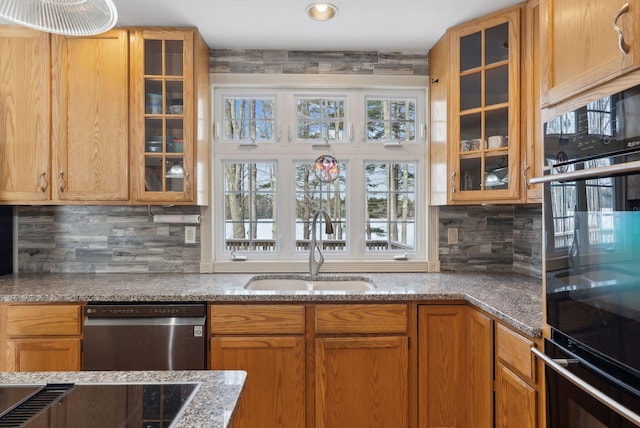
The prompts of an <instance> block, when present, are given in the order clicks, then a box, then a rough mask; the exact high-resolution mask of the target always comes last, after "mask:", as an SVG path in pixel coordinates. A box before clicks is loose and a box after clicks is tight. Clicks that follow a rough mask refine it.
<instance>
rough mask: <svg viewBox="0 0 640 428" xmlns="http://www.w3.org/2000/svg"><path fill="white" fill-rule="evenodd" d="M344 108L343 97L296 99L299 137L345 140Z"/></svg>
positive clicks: (301, 138) (315, 139)
mask: <svg viewBox="0 0 640 428" xmlns="http://www.w3.org/2000/svg"><path fill="white" fill-rule="evenodd" d="M344 109H345V106H344V100H343V99H330V98H298V99H297V100H296V112H297V115H296V124H297V126H296V129H297V130H298V139H299V140H306V141H318V140H322V141H343V140H344Z"/></svg>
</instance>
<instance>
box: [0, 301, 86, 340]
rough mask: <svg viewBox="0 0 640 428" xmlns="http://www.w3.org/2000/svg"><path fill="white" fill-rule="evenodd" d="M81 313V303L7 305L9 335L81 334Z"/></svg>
mask: <svg viewBox="0 0 640 428" xmlns="http://www.w3.org/2000/svg"><path fill="white" fill-rule="evenodd" d="M80 314H81V311H80V305H16V306H13V305H11V306H8V307H7V335H8V336H10V337H11V336H70V335H79V334H80V332H81V327H80V316H81V315H80Z"/></svg>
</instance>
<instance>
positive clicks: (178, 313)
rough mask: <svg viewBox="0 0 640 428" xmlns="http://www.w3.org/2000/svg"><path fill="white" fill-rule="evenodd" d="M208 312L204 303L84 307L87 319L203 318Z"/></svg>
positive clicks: (124, 304) (95, 305)
mask: <svg viewBox="0 0 640 428" xmlns="http://www.w3.org/2000/svg"><path fill="white" fill-rule="evenodd" d="M206 311H207V307H206V304H204V303H184V304H183V303H158V304H155V303H149V304H141V303H135V304H126V303H123V304H111V303H107V304H102V303H89V304H88V305H86V306H85V307H84V315H85V316H86V317H87V318H165V317H203V316H205V314H206Z"/></svg>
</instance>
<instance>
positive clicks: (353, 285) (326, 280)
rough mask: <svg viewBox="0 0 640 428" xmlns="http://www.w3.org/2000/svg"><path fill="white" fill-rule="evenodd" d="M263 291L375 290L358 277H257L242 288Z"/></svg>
mask: <svg viewBox="0 0 640 428" xmlns="http://www.w3.org/2000/svg"><path fill="white" fill-rule="evenodd" d="M244 288H245V289H246V290H263V291H268V290H271V291H367V290H373V289H375V288H376V285H375V284H374V283H373V282H371V281H370V280H369V279H367V278H364V277H360V276H320V275H318V276H310V275H259V276H255V277H253V278H251V280H249V282H247V284H246V285H245V286H244Z"/></svg>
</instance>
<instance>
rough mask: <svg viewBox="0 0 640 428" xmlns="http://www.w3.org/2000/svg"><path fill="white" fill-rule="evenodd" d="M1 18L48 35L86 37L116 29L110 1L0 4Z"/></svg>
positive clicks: (115, 13)
mask: <svg viewBox="0 0 640 428" xmlns="http://www.w3.org/2000/svg"><path fill="white" fill-rule="evenodd" d="M0 17H1V18H4V19H6V20H8V21H11V22H13V23H15V24H19V25H24V26H25V27H30V28H33V29H36V30H40V31H46V32H48V33H55V34H64V35H68V36H89V35H93V34H100V33H104V32H105V31H108V30H110V29H111V28H113V26H114V25H116V21H117V20H118V11H117V10H116V6H115V5H114V4H113V1H112V0H0Z"/></svg>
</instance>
